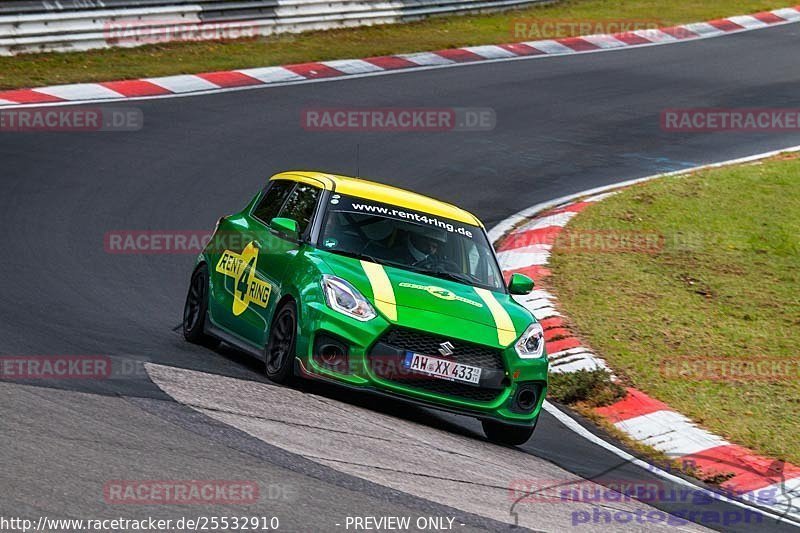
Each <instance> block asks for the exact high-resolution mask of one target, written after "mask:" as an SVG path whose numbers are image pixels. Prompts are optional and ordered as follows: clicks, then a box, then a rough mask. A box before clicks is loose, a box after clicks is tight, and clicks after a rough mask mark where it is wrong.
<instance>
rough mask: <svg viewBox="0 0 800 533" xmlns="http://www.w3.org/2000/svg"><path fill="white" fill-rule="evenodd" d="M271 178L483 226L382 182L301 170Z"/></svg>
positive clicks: (470, 216)
mask: <svg viewBox="0 0 800 533" xmlns="http://www.w3.org/2000/svg"><path fill="white" fill-rule="evenodd" d="M271 179H288V180H294V181H299V182H301V183H309V184H312V185H316V186H318V187H319V186H322V187H324V188H325V189H328V190H333V189H335V190H336V192H338V193H341V194H346V195H348V196H357V197H359V198H365V199H367V200H374V201H376V202H382V203H385V204H390V205H397V206H400V207H405V208H407V209H413V210H414V211H422V212H423V213H428V214H430V215H435V216H439V217H444V218H449V219H451V220H456V221H458V222H463V223H465V224H472V225H474V226H480V227H483V224H482V223H481V221H480V220H478V219H477V217H475V215H473V214H472V213H470V212H468V211H465V210H464V209H461V208H460V207H456V206H454V205H452V204H448V203H446V202H442V201H439V200H435V199H433V198H430V197H428V196H424V195H422V194H418V193H415V192H411V191H407V190H405V189H400V188H398V187H392V186H391V185H385V184H383V183H377V182H374V181H369V180H363V179H360V178H350V177H347V176H337V175H335V174H325V173H323V172H304V171H292V172H282V173H280V174H276V175H275V176H273V177H272V178H271Z"/></svg>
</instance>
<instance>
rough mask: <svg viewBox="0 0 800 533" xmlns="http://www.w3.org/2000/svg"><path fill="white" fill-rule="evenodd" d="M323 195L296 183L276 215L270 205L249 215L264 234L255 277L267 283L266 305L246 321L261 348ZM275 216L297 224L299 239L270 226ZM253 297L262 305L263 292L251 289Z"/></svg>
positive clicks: (255, 307) (257, 309)
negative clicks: (293, 263)
mask: <svg viewBox="0 0 800 533" xmlns="http://www.w3.org/2000/svg"><path fill="white" fill-rule="evenodd" d="M321 193H322V189H321V187H316V186H314V185H311V184H308V183H301V182H298V183H295V184H294V187H293V188H292V190H291V192H290V193H289V194H288V196H287V197H286V200H285V201H284V202H283V204H282V206H281V208H280V209H279V210H278V212H277V214H276V213H275V211H274V209H273V206H271V205H265V206H264V209H261V210H260V209H259V206H256V208H255V209H254V210H253V213H252V216H253V219H254V220H255V221H257V223H259V224H261V225H263V228H264V229H265V231H260V232H257V235H258V236H259V242H258V245H259V250H258V260H257V261H255V262H254V268H255V271H256V273H255V276H256V278H257V279H258V280H263V281H265V282H266V283H269V289H268V291H269V297H268V300H267V302H266V306H263V307H262V306H261V305H254V306H253V311H254V313H251V314H248V316H247V317H246V320H247V321H248V322H249V323H248V325H247V330H248V332H249V333H248V337H249V338H248V340H250V341H251V342H254V343H255V344H258V345H259V346H263V345H264V344H265V343H266V336H267V333H268V331H269V327H268V326H269V323H270V321H271V318H272V315H273V313H274V312H275V310H276V309H275V307H276V304H277V302H279V301H280V300H281V298H282V297H283V295H284V293H285V291H284V283H285V281H286V279H287V277H288V276H290V275H291V274H292V273H291V272H290V271H289V267H290V263H291V261H292V260H293V259H294V258H295V257H296V256H297V253H298V252H299V251H300V247H301V246H302V243H303V241H304V240H305V238H306V236H307V235H308V232H309V231H310V229H311V221H312V219H313V217H314V214H315V212H316V210H317V205H318V203H319V199H320V196H321ZM275 217H282V218H290V219H292V220H294V221H295V222H297V225H298V234H299V236H300V238H299V239H295V238H293V237H291V236H288V235H285V234H283V233H281V232H279V231H276V230H273V229H271V228H270V227H269V222H270V221H271V220H272V219H273V218H275ZM249 289H250V290H251V292H252V293H253V294H252V298H256V299H258V298H262V299H261V300H257V301H256V303H257V304H260V303H263V291H262V292H261V293H259V290H261V289H259V288H258V287H255V290H253V286H251V287H250V288H249Z"/></svg>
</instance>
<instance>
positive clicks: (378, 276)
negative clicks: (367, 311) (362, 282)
mask: <svg viewBox="0 0 800 533" xmlns="http://www.w3.org/2000/svg"><path fill="white" fill-rule="evenodd" d="M361 267H362V268H363V269H364V272H365V273H366V274H367V278H369V283H370V285H371V286H372V295H373V297H374V299H375V307H377V308H378V310H379V311H380V312H382V313H383V314H384V315H386V318H388V319H389V320H391V321H393V322H396V321H397V302H396V301H395V298H394V289H393V288H392V282H391V281H389V276H388V275H387V274H386V271H385V270H384V269H383V266H381V265H379V264H377V263H370V262H369V261H364V260H363V259H362V260H361Z"/></svg>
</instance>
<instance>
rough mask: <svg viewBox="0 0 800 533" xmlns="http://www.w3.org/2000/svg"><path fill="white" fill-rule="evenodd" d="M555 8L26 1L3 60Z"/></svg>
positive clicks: (497, 0)
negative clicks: (117, 47)
mask: <svg viewBox="0 0 800 533" xmlns="http://www.w3.org/2000/svg"><path fill="white" fill-rule="evenodd" d="M550 1H552V0H387V1H373V2H366V1H358V0H327V1H319V0H228V1H220V0H200V1H189V0H170V1H169V2H166V1H165V0H54V1H50V0H24V1H14V2H2V3H0V55H15V54H20V53H29V52H46V51H73V50H90V49H95V48H109V47H112V46H122V47H133V46H141V45H144V44H152V43H160V42H168V41H176V40H208V39H220V38H223V39H231V38H241V37H263V36H269V35H275V34H278V33H297V32H303V31H311V30H325V29H334V28H347V27H354V26H366V25H373V24H387V23H396V22H407V21H412V20H418V19H422V18H425V17H429V16H435V15H446V14H456V13H475V12H483V11H497V10H501V9H509V8H513V7H519V6H524V5H531V4H542V3H548V2H550Z"/></svg>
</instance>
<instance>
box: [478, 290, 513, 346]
mask: <svg viewBox="0 0 800 533" xmlns="http://www.w3.org/2000/svg"><path fill="white" fill-rule="evenodd" d="M475 292H477V293H478V296H480V297H481V300H483V301H484V303H485V304H486V307H488V308H489V311H490V312H491V313H492V318H494V324H495V326H497V342H499V343H500V346H504V347H505V346H508V345H509V344H511V343H512V342H514V340H515V339H516V338H517V332H516V331H515V330H514V323H513V322H512V321H511V317H510V316H508V311H506V310H505V308H504V307H503V306H502V305H500V302H498V301H497V298H495V297H494V294H492V291H489V290H486V289H480V288H478V287H475Z"/></svg>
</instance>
